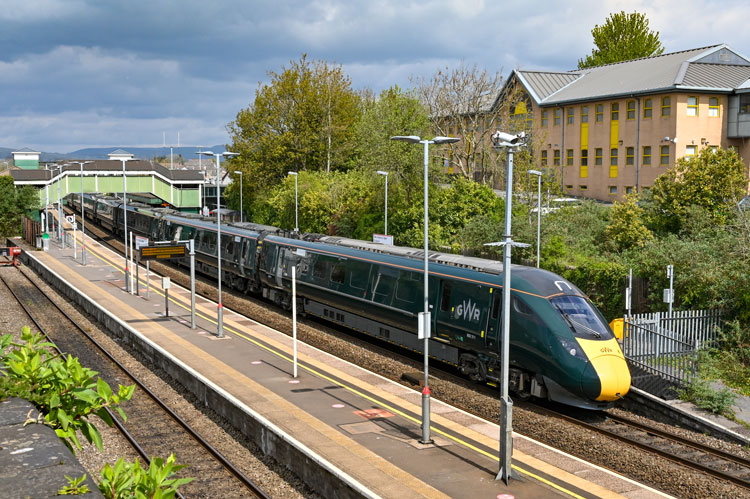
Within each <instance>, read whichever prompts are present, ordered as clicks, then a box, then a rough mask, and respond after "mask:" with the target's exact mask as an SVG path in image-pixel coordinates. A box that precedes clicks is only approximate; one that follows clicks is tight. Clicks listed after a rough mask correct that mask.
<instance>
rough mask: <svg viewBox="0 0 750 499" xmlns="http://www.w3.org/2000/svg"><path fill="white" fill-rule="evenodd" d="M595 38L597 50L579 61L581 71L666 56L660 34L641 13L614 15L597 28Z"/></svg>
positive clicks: (595, 28)
mask: <svg viewBox="0 0 750 499" xmlns="http://www.w3.org/2000/svg"><path fill="white" fill-rule="evenodd" d="M591 35H592V36H593V37H594V45H595V46H596V48H594V49H592V50H591V54H590V55H587V56H586V57H585V58H584V59H579V60H578V69H584V68H591V67H594V66H602V65H604V64H612V63H613V62H621V61H629V60H631V59H639V58H641V57H650V56H653V55H660V54H662V53H664V47H663V46H662V44H661V42H660V41H659V32H658V31H657V32H653V31H651V30H649V29H648V19H647V18H646V14H642V13H639V12H633V13H632V14H626V13H625V11H621V12H618V13H614V14H610V15H609V17H608V18H607V20H606V22H605V23H604V24H603V25H602V26H599V25H598V24H597V25H596V26H594V29H592V30H591Z"/></svg>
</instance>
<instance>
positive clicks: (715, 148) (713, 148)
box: [706, 146, 719, 152]
mask: <svg viewBox="0 0 750 499" xmlns="http://www.w3.org/2000/svg"><path fill="white" fill-rule="evenodd" d="M706 147H708V148H710V149H711V152H716V151H717V149H719V146H706Z"/></svg>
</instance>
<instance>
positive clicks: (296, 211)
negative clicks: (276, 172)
mask: <svg viewBox="0 0 750 499" xmlns="http://www.w3.org/2000/svg"><path fill="white" fill-rule="evenodd" d="M287 173H288V174H289V175H292V176H294V232H299V204H298V203H297V177H299V175H297V172H287Z"/></svg>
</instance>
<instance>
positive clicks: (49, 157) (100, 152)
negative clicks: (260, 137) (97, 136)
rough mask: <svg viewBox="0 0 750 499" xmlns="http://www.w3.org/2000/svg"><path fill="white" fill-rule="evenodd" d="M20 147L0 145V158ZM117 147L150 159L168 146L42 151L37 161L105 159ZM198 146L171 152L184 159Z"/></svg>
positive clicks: (221, 148) (220, 147)
mask: <svg viewBox="0 0 750 499" xmlns="http://www.w3.org/2000/svg"><path fill="white" fill-rule="evenodd" d="M18 149H20V148H15V149H10V148H7V147H0V158H9V157H11V153H12V152H13V151H17V150H18ZM117 149H123V150H124V151H127V152H129V153H133V154H134V155H135V157H136V159H152V158H154V157H157V156H165V157H167V158H168V157H169V147H128V146H112V147H88V148H86V149H78V150H77V151H73V152H69V153H57V152H44V151H42V154H41V157H40V158H39V161H41V162H47V161H60V160H69V159H107V158H108V156H107V154H109V153H111V152H112V151H115V150H117ZM201 150H202V151H213V152H224V151H225V150H226V149H225V147H224V145H223V144H222V145H215V146H210V147H209V146H206V147H201ZM197 152H198V148H197V147H189V146H181V147H173V148H172V154H174V156H175V157H177V156H179V155H182V157H183V158H185V159H193V158H197V157H198V155H197Z"/></svg>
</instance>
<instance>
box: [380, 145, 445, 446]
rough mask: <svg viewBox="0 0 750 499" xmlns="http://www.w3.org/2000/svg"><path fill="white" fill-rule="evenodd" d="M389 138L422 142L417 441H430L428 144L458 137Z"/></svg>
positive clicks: (424, 442) (423, 442) (426, 442)
mask: <svg viewBox="0 0 750 499" xmlns="http://www.w3.org/2000/svg"><path fill="white" fill-rule="evenodd" d="M391 140H398V141H402V142H408V143H410V144H417V143H419V144H424V312H421V313H420V314H419V315H420V317H419V324H418V329H419V331H420V332H421V333H422V336H423V338H424V347H423V349H424V388H423V389H422V439H421V440H420V441H419V442H420V443H422V444H430V443H432V439H431V438H430V386H429V383H428V381H429V375H428V368H429V356H428V349H429V341H430V325H431V324H430V298H429V295H428V289H427V287H428V280H429V267H428V262H429V254H428V251H429V248H428V245H429V239H428V237H427V236H428V211H427V210H428V207H427V205H428V195H429V189H428V183H427V180H428V179H427V170H428V165H429V146H430V144H450V143H452V142H458V140H459V139H458V138H455V137H435V138H434V139H432V140H426V139H425V140H422V139H421V138H419V137H418V136H416V135H406V136H404V135H397V136H395V137H391Z"/></svg>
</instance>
